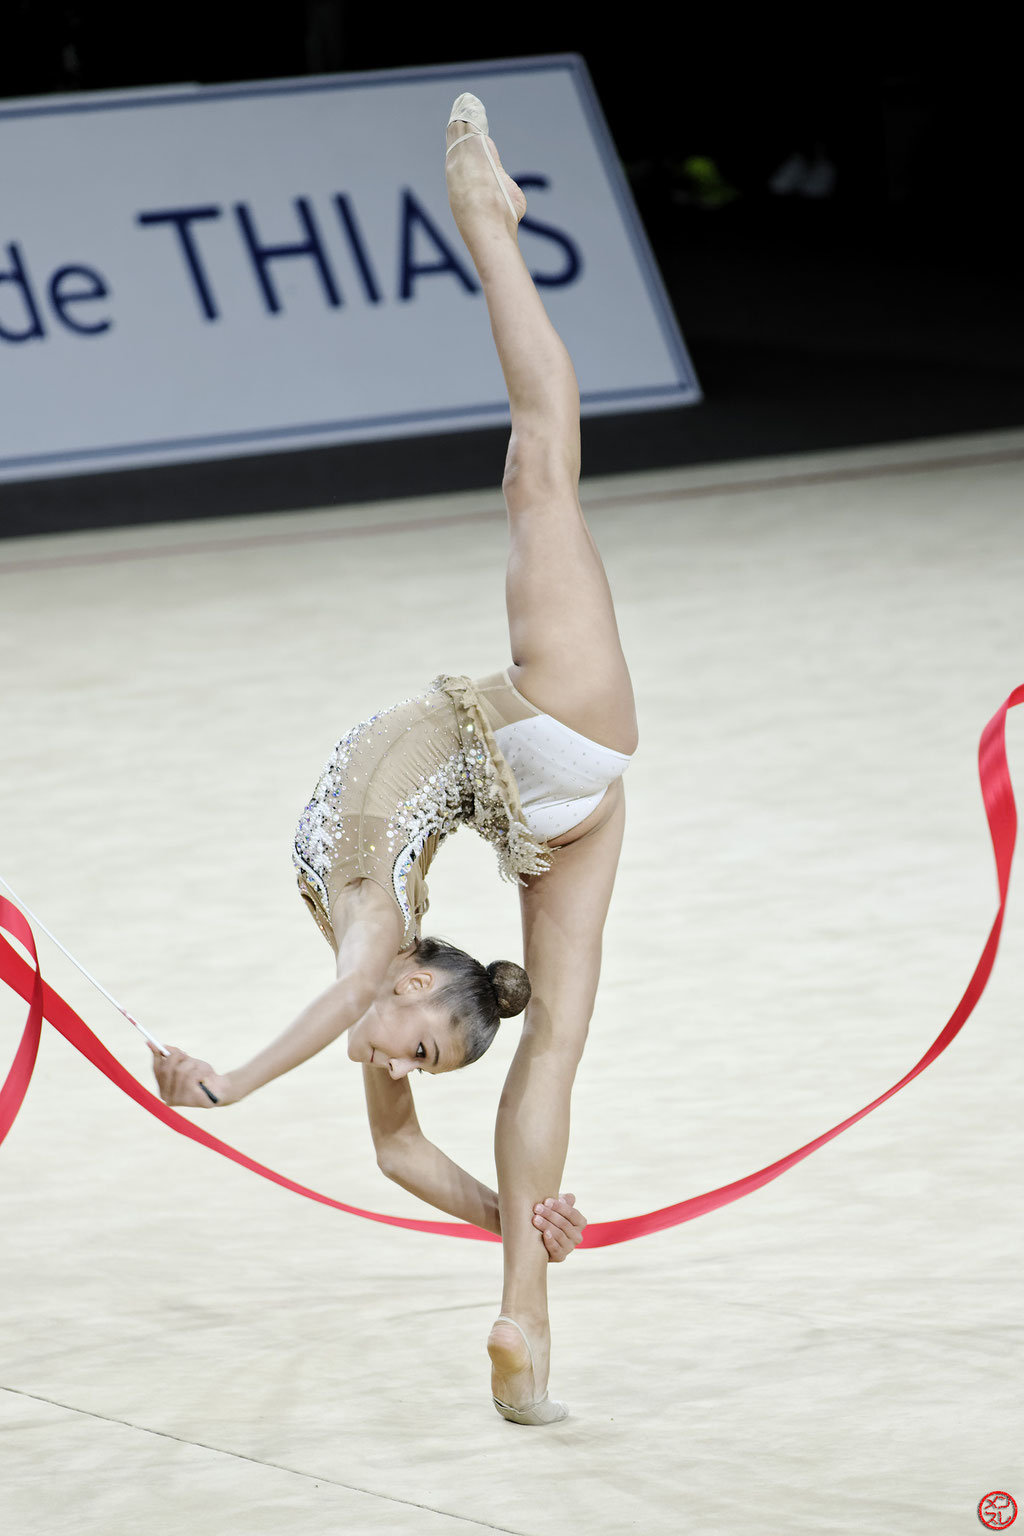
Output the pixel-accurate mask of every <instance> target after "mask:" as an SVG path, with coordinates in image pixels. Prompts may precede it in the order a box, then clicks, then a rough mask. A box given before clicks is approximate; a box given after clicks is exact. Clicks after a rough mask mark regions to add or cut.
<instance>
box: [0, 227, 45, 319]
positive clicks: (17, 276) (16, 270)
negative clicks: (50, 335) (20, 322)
mask: <svg viewBox="0 0 1024 1536" xmlns="http://www.w3.org/2000/svg"><path fill="white" fill-rule="evenodd" d="M7 254H8V257H9V258H10V262H11V265H10V268H9V269H8V271H6V272H5V271H3V270H2V269H0V283H12V284H13V285H14V288H15V290H19V289H20V291H21V298H22V302H23V304H24V306H25V315H26V318H27V320H28V325H27V326H26V327H25V329H24V330H20V331H15V330H10V329H9V328H8V327H7V326H5V325H4V324H3V322H2V321H0V341H42V339H43V337H44V336H45V335H46V329H45V327H44V325H43V321H42V317H41V315H40V313H39V305H38V304H37V303H36V298H35V294H34V293H33V292H32V284H31V283H30V282H29V280H28V273H27V272H26V270H25V266H24V263H23V262H22V259H21V252H20V250H19V249H18V247H17V246H16V245H13V244H12V245H9V246H8V247H7Z"/></svg>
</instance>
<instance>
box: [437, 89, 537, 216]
mask: <svg viewBox="0 0 1024 1536" xmlns="http://www.w3.org/2000/svg"><path fill="white" fill-rule="evenodd" d="M452 123H465V124H466V125H467V126H468V128H469V129H470V132H469V133H464V134H462V135H461V136H460V137H459V138H457V139H453V140H452V142H451V143H450V144H449V145H448V148H447V149H446V150H445V152H444V157H445V159H446V160H447V158H448V156H449V155H450V154H451V152H452V150H453V149H454V148H455V146H456V144H465V142H466V140H467V139H479V140H480V143H481V144H482V145H483V147H484V154H485V155H486V156H487V163H488V165H489V166H490V167H491V170H492V171H493V172H494V179H495V181H496V182H497V183H498V186H499V187H500V189H501V195H502V197H503V198H504V199H505V201H506V203H507V204H508V209H509V212H510V213H511V215H512V217H513V219H514V220H515V221H516V223H517V224H518V223H519V215H518V213H517V212H516V205H515V203H514V202H513V201H512V199H511V198H510V197H509V195H508V188H507V187H506V185H505V179H504V177H503V176H502V174H501V171H500V170H499V169H498V166H497V165H496V164H495V162H494V156H493V155H492V154H491V146H490V145H489V144H488V142H487V113H486V112H485V111H484V104H483V102H482V101H481V100H480V98H479V96H474V95H473V93H472V92H471V91H463V93H462V95H461V96H456V98H455V101H454V102H453V103H452V115H451V117H450V118H449V119H448V122H447V125H446V127H448V128H450V127H451V125H452Z"/></svg>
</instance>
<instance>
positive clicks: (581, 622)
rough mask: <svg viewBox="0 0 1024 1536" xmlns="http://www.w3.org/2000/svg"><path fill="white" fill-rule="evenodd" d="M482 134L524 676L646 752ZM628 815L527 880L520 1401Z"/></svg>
mask: <svg viewBox="0 0 1024 1536" xmlns="http://www.w3.org/2000/svg"><path fill="white" fill-rule="evenodd" d="M463 100H464V99H463V98H460V103H462V102H463ZM468 101H469V102H470V103H475V98H468ZM460 103H457V104H456V109H458V108H459V106H460ZM478 106H479V104H478V103H477V104H476V106H475V107H474V106H469V107H467V108H466V110H467V117H468V124H467V121H456V122H452V123H451V124H450V125H449V128H448V143H449V146H452V145H453V144H454V143H455V141H456V140H457V139H459V138H461V137H462V136H463V135H466V134H471V133H472V123H473V113H474V112H475V111H476V109H477V108H478ZM479 126H480V121H479V118H478V119H477V127H479ZM475 137H476V141H475V142H474V139H473V138H472V137H469V138H466V139H465V140H464V142H462V143H461V144H455V147H454V149H450V152H449V154H448V156H447V161H446V167H447V176H448V192H449V200H450V203H451V208H452V213H453V215H454V217H455V221H456V223H457V225H458V228H459V231H460V233H461V235H462V237H463V239H464V241H465V243H466V246H467V248H468V250H469V252H470V255H471V256H472V258H473V262H474V264H475V266H476V270H477V273H478V274H479V277H480V281H481V284H482V286H483V291H484V296H485V298H486V301H487V309H488V313H489V316H490V321H491V329H492V332H493V335H494V341H495V345H496V347H497V350H498V356H499V358H500V361H501V366H502V370H503V372H504V375H505V383H506V387H507V389H508V396H509V403H510V407H511V417H512V436H511V441H510V443H509V449H508V459H507V463H506V468H505V477H504V484H503V489H504V493H505V501H506V505H507V508H508V517H509V538H510V545H509V560H508V572H507V580H506V601H507V607H508V618H509V633H510V639H511V645H512V658H513V663H514V664H513V667H512V669H511V676H512V680H513V682H514V684H515V686H516V687H517V688H518V689H519V690H520V692H521V693H523V694H524V695H525V696H526V698H528V699H529V700H530V701H531V702H532V703H533V704H535V705H536V706H538V708H540V709H542V710H543V711H544V712H545V713H548V714H550V715H553V716H554V717H555V718H556V719H558V720H561V721H562V723H563V724H565V725H568V726H570V727H571V728H572V729H573V730H576V731H578V732H580V734H582V735H585V736H589V737H590V738H591V739H592V740H595V741H598V742H601V743H602V744H603V745H605V746H608V747H611V748H613V749H614V750H615V751H618V752H624V753H629V752H632V751H633V750H634V749H635V747H636V714H635V709H634V703H633V693H632V687H631V684H630V679H629V673H628V670H627V668H626V663H625V660H624V657H623V654H622V649H621V646H620V644H619V636H618V630H617V627H616V622H615V614H614V609H613V606H612V599H611V594H610V591H609V588H608V582H607V579H606V577H605V573H604V568H603V566H602V564H601V559H600V556H599V555H598V553H597V549H596V547H595V545H594V542H593V539H592V538H591V536H590V533H589V531H588V529H587V526H586V523H585V522H584V519H583V514H582V511H581V508H580V504H579V498H578V492H577V488H578V480H579V469H580V434H579V392H578V389H577V384H576V376H575V373H574V371H573V367H572V363H571V361H570V358H569V355H568V353H567V351H566V349H565V346H564V345H563V343H562V341H561V340H560V338H559V336H558V335H557V333H556V331H555V329H554V327H553V326H552V324H551V322H550V320H549V319H548V316H547V314H546V312H545V309H544V306H543V304H542V303H541V300H540V297H539V295H538V293H537V290H536V288H535V287H534V284H533V281H532V279H531V277H530V274H529V272H528V270H527V268H526V265H525V263H524V261H523V258H522V256H521V254H520V251H519V246H518V242H517V225H518V219H519V218H520V217H522V214H523V212H524V211H525V206H526V200H525V198H524V197H523V194H522V192H521V191H520V190H519V188H518V187H517V186H516V185H515V183H513V182H512V181H511V180H510V179H509V178H508V177H505V176H504V173H503V172H501V170H500V161H499V160H498V156H497V150H496V149H495V147H494V144H493V141H491V140H489V139H487V140H484V139H482V138H481V136H480V135H479V133H478V134H477V135H476V136H475ZM485 143H486V146H487V148H489V150H490V153H491V156H492V157H493V160H494V162H495V165H494V166H492V165H491V164H490V163H489V161H488V157H487V153H486V150H485ZM495 167H497V173H496V170H495ZM499 177H500V178H501V179H500V180H499ZM503 189H504V190H503ZM510 203H511V205H512V206H511V207H510V206H509V204H510ZM513 210H514V211H513ZM624 814H625V813H624V801H623V793H622V786H621V783H616V784H615V785H613V786H612V788H611V789H609V791H608V793H607V794H606V796H605V798H604V800H603V801H602V802H601V804H600V805H599V806H598V807H597V809H596V810H595V811H594V812H593V814H592V815H591V816H590V817H588V818H587V821H586V822H584V823H582V824H581V826H580V827H579V828H576V829H573V831H572V832H570V833H567V834H566V835H565V838H564V839H562V840H560V841H563V842H564V843H565V846H564V847H562V848H560V849H559V851H558V853H557V855H556V857H555V859H554V862H553V867H552V868H551V869H550V870H549V871H548V872H547V873H546V874H544V875H540V876H537V877H534V878H532V879H530V880H528V881H527V882H526V884H525V886H524V888H523V891H522V915H523V939H524V961H525V965H526V969H527V971H528V973H529V975H530V979H531V982H532V985H533V997H532V999H531V1002H530V1005H529V1007H528V1009H527V1013H526V1019H525V1023H524V1027H523V1032H522V1037H521V1041H520V1045H519V1048H518V1050H517V1052H516V1055H515V1058H514V1060H513V1063H512V1066H511V1068H510V1071H509V1075H508V1078H507V1080H506V1083H505V1087H504V1091H503V1094H502V1099H501V1104H500V1107H499V1111H498V1120H497V1126H496V1131H495V1155H496V1161H497V1169H498V1184H499V1197H500V1208H501V1230H502V1240H503V1244H504V1289H503V1295H502V1308H501V1310H502V1314H503V1316H504V1317H506V1318H510V1319H513V1320H514V1323H517V1324H518V1325H519V1327H518V1328H517V1327H515V1326H514V1325H513V1323H512V1322H506V1321H501V1320H499V1321H498V1322H496V1323H495V1325H494V1327H493V1328H492V1330H491V1335H490V1339H489V1341H488V1352H489V1354H490V1358H491V1366H492V1390H493V1392H494V1396H495V1398H496V1399H497V1400H500V1402H501V1403H502V1404H504V1405H511V1406H512V1407H514V1408H523V1409H528V1408H529V1405H531V1404H533V1403H535V1402H539V1400H541V1399H543V1396H544V1393H545V1390H546V1386H547V1376H548V1363H549V1356H550V1333H549V1325H548V1309H547V1255H546V1253H545V1251H544V1248H543V1245H542V1244H540V1243H538V1241H537V1235H538V1234H537V1231H536V1229H535V1227H534V1226H533V1208H534V1205H535V1203H536V1202H539V1201H541V1200H543V1199H544V1196H545V1193H546V1192H547V1191H548V1190H551V1189H557V1188H558V1187H559V1180H560V1178H561V1174H562V1167H563V1164H564V1161H565V1155H566V1149H567V1146H568V1136H569V1102H570V1095H571V1091H572V1084H573V1080H574V1077H575V1074H576V1068H577V1066H578V1064H579V1060H580V1056H581V1055H582V1051H583V1046H584V1043H585V1041H586V1036H587V1030H588V1026H589V1022H590V1016H591V1012H592V1009H593V1003H594V996H595V992H596V989H597V979H598V973H599V969H600V958H601V933H602V929H603V926H604V920H605V915H606V912H607V909H608V903H609V900H610V897H611V890H612V883H613V880H614V875H615V868H616V865H617V862H618V855H619V848H620V846H621V841H622V829H623V823H624ZM581 834H585V835H581ZM520 1330H522V1331H520ZM524 1335H525V1337H524ZM527 1340H529V1344H528V1343H527ZM531 1346H532V1352H531ZM554 1410H555V1405H553V1404H550V1403H547V1404H544V1403H540V1407H539V1410H538V1414H537V1416H535V1417H534V1418H528V1419H527V1420H526V1421H527V1422H544V1421H545V1420H546V1418H547V1417H548V1415H549V1413H550V1415H551V1416H552V1417H556V1416H561V1415H560V1414H556V1413H555V1412H554ZM506 1416H507V1415H506Z"/></svg>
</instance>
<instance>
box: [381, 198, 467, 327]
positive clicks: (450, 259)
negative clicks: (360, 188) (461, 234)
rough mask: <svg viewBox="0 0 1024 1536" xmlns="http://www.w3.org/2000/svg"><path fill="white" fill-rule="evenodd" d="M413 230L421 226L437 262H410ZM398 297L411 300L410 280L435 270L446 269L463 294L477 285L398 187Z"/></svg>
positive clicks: (425, 215) (422, 210)
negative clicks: (399, 193)
mask: <svg viewBox="0 0 1024 1536" xmlns="http://www.w3.org/2000/svg"><path fill="white" fill-rule="evenodd" d="M417 229H422V230H423V231H424V232H425V234H426V235H427V236H428V238H429V239H430V240H432V241H433V243H434V247H435V249H436V250H437V252H438V253H439V254H438V260H437V261H429V262H424V261H414V260H413V244H414V242H415V239H416V231H417ZM398 260H399V269H398V297H399V298H400V299H411V298H412V297H413V291H412V288H413V283H414V281H415V280H416V278H418V277H426V276H428V275H432V274H433V273H435V272H450V273H451V274H452V276H453V277H457V278H458V280H459V282H460V283H461V284H462V286H463V287H464V288H465V290H466V292H467V293H476V292H477V285H476V283H475V282H474V281H473V279H472V278H471V277H470V275H469V273H468V272H467V271H466V269H465V268H464V267H463V266H462V264H461V262H460V261H459V259H458V257H457V256H456V254H455V252H454V251H453V250H452V248H451V246H450V245H449V244H448V242H447V240H446V239H445V238H444V236H443V235H442V233H441V231H440V230H439V229H438V227H437V225H436V224H435V223H434V222H433V220H432V219H431V217H430V215H429V214H428V213H427V211H426V209H425V208H424V207H423V205H422V204H421V203H419V202H417V200H416V198H415V197H414V196H413V194H412V193H411V192H410V191H409V188H408V187H403V189H402V229H401V237H400V245H399V258H398Z"/></svg>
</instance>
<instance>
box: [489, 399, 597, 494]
mask: <svg viewBox="0 0 1024 1536" xmlns="http://www.w3.org/2000/svg"><path fill="white" fill-rule="evenodd" d="M579 477H580V454H579V431H578V429H573V430H569V429H568V428H562V427H560V426H559V425H558V421H557V416H556V418H555V419H554V420H553V421H552V420H550V419H543V418H533V417H531V418H529V419H527V420H525V421H523V420H514V421H513V423H512V435H511V437H510V438H509V442H508V452H507V453H506V455H505V472H504V474H503V476H502V481H501V488H502V490H503V492H504V494H505V499H506V501H507V502H508V503H509V505H510V508H511V507H512V506H513V504H515V505H518V506H527V507H528V506H530V505H535V504H537V503H538V502H549V501H550V500H551V498H552V497H553V496H557V495H559V494H562V495H564V494H568V495H570V496H571V497H573V499H575V497H576V488H577V485H578V484H579Z"/></svg>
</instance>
